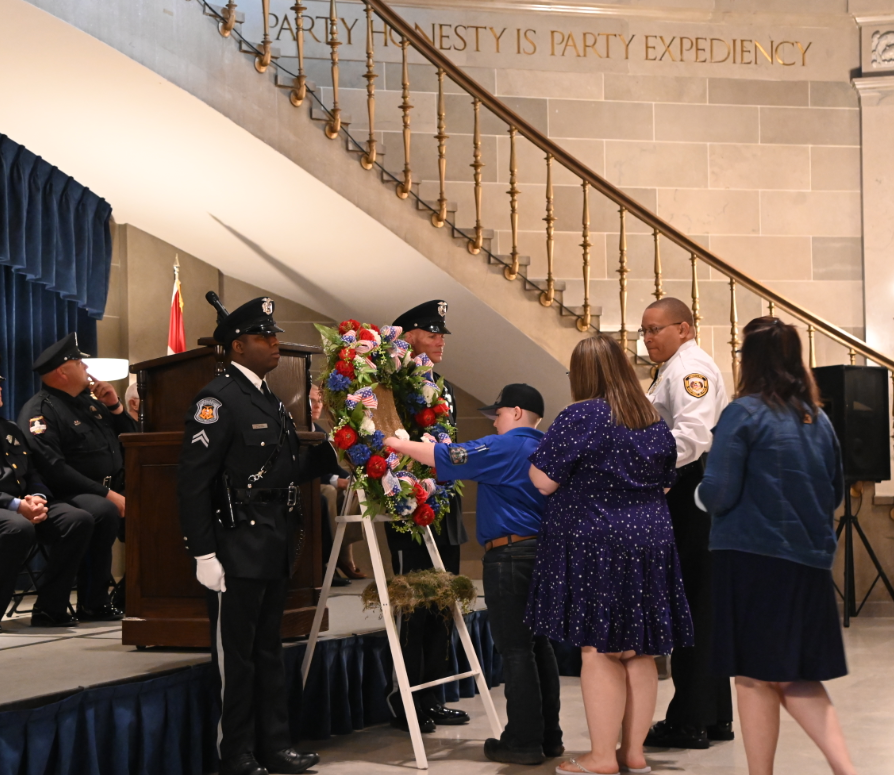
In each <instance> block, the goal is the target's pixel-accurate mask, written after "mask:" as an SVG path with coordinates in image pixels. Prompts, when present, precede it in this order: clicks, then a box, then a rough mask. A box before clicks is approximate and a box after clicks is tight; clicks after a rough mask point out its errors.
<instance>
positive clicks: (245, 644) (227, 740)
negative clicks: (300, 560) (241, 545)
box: [207, 576, 292, 759]
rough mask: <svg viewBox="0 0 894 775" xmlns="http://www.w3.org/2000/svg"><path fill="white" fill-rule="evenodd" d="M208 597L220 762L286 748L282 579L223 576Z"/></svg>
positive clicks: (285, 587)
mask: <svg viewBox="0 0 894 775" xmlns="http://www.w3.org/2000/svg"><path fill="white" fill-rule="evenodd" d="M224 583H225V584H226V588H227V589H226V592H210V591H209V592H208V594H207V598H208V616H209V618H210V619H211V656H212V662H213V664H214V666H215V668H216V672H217V675H218V676H219V677H220V698H221V712H220V723H219V725H218V728H217V752H218V755H219V756H220V758H221V759H229V758H231V757H233V756H239V755H240V754H245V753H250V752H256V753H260V754H264V753H270V752H273V751H280V750H282V749H283V748H288V747H289V746H290V745H291V744H292V743H291V736H290V734H289V709H288V694H287V691H286V678H285V667H284V665H283V655H282V638H281V637H280V627H281V624H282V617H283V611H284V609H285V603H286V594H287V592H288V588H289V580H288V578H282V579H273V580H263V579H240V578H235V577H232V576H227V577H226V578H225V580H224Z"/></svg>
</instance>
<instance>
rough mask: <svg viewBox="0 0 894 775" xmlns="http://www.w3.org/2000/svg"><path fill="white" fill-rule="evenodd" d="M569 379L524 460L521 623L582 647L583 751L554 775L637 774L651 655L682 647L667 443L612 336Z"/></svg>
mask: <svg viewBox="0 0 894 775" xmlns="http://www.w3.org/2000/svg"><path fill="white" fill-rule="evenodd" d="M569 374H570V379H571V393H572V397H573V399H574V401H575V403H573V404H571V405H570V406H568V407H566V408H565V409H564V410H563V411H562V412H561V413H560V414H559V416H558V417H557V418H556V419H555V421H554V422H553V424H552V425H551V426H550V429H549V431H548V432H547V434H546V436H545V437H544V439H543V441H542V442H541V444H540V447H539V449H538V450H537V452H536V453H534V455H532V456H531V462H532V463H533V465H532V467H531V479H532V481H533V482H534V485H535V486H536V487H537V488H538V489H539V490H540V491H541V492H543V493H544V494H545V495H548V496H549V498H548V500H547V507H546V515H545V517H544V519H543V528H542V531H541V534H540V542H539V545H538V549H537V562H536V566H535V569H534V576H533V580H532V583H531V596H530V599H529V602H528V610H527V615H526V620H527V623H528V625H529V626H530V627H531V629H532V630H533V632H535V633H536V634H537V635H547V636H549V637H550V638H552V639H554V640H558V641H565V642H570V643H573V644H574V645H576V646H580V647H581V653H582V668H581V690H582V692H583V697H584V708H585V710H586V713H587V725H588V727H589V731H590V740H591V745H592V750H591V751H590V752H589V753H587V754H585V755H584V756H580V757H578V758H577V759H570V760H569V761H566V762H563V763H562V764H561V765H560V766H559V767H558V768H557V769H556V772H558V773H563V772H567V773H580V772H584V773H587V772H593V773H605V774H609V773H612V774H613V773H617V772H619V770H623V771H625V772H643V773H644V772H649V771H650V769H649V767H648V765H647V764H646V760H645V757H644V755H643V741H644V740H645V738H646V734H647V733H648V731H649V726H650V724H651V723H652V716H653V714H654V711H655V701H656V697H657V691H658V676H657V671H656V669H655V660H654V659H653V655H657V654H669V653H670V652H671V650H672V649H673V648H675V647H678V646H691V645H692V621H691V619H690V616H689V606H688V604H687V602H686V597H685V595H684V592H683V582H682V578H681V575H680V565H679V560H678V558H677V549H676V546H675V545H674V535H673V529H672V527H671V521H670V513H669V512H668V508H667V502H666V501H665V497H664V490H665V488H668V487H670V486H671V485H672V484H673V481H674V476H675V474H674V465H675V462H676V457H677V453H676V444H675V442H674V438H673V436H672V435H671V433H670V431H669V430H668V427H667V425H665V423H664V422H663V421H662V420H661V419H660V417H659V416H658V413H657V412H656V411H655V409H654V408H653V406H652V404H651V403H649V401H648V400H647V399H646V397H645V395H644V394H643V391H642V389H641V387H640V385H639V383H638V381H637V379H636V375H635V373H634V371H633V367H632V366H631V365H630V362H629V361H628V359H627V357H626V355H625V354H624V352H623V351H622V349H621V347H620V346H619V345H618V344H617V342H615V341H614V340H613V339H612V338H611V337H608V336H605V335H603V334H599V335H597V336H595V337H593V338H590V339H585V340H583V341H581V342H580V343H579V344H578V345H577V347H576V348H575V349H574V353H573V354H572V356H571V371H570V372H569ZM619 732H620V733H621V747H620V748H619V749H617V750H616V744H617V740H618V734H619Z"/></svg>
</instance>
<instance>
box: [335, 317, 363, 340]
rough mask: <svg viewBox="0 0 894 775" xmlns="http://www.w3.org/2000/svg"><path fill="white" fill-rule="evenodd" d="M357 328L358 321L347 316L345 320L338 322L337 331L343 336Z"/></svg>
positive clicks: (358, 326)
mask: <svg viewBox="0 0 894 775" xmlns="http://www.w3.org/2000/svg"><path fill="white" fill-rule="evenodd" d="M358 328H360V323H359V322H357V321H356V320H353V319H351V318H348V319H347V320H342V322H341V323H339V324H338V333H339V334H341V335H342V336H344V335H345V334H346V333H348V331H356V330H357V329H358Z"/></svg>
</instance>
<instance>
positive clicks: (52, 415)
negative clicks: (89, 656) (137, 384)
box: [18, 333, 138, 621]
mask: <svg viewBox="0 0 894 775" xmlns="http://www.w3.org/2000/svg"><path fill="white" fill-rule="evenodd" d="M87 357H89V356H87V355H86V354H85V353H82V352H81V351H80V349H79V348H78V338H77V334H73V333H72V334H69V335H68V336H66V337H65V338H63V339H60V340H59V341H58V342H56V343H55V344H52V345H50V346H49V347H48V348H47V349H46V350H44V351H43V352H42V353H41V354H40V355H39V356H38V357H37V360H35V361H34V364H33V366H32V369H33V370H34V371H36V372H37V373H38V374H39V375H40V378H41V380H42V381H43V385H44V386H43V389H42V390H41V391H40V392H39V393H38V394H37V395H35V396H33V397H32V398H30V399H29V400H28V402H27V403H26V404H25V406H24V407H22V411H21V412H20V413H19V419H18V424H19V427H20V428H21V429H22V430H23V431H25V433H26V437H27V438H28V439H29V446H30V447H31V449H32V450H33V451H34V453H35V455H38V456H40V457H41V458H42V459H43V460H45V461H46V463H47V467H46V470H45V472H44V478H45V480H46V483H47V484H48V485H49V487H50V488H51V489H52V491H53V494H54V495H55V497H56V498H59V499H60V500H63V501H65V502H66V503H68V504H70V505H71V506H74V507H75V508H77V509H83V510H84V511H86V512H88V513H89V514H91V515H92V516H93V523H94V526H93V538H92V540H91V543H90V549H89V551H88V552H87V553H86V555H85V556H84V560H83V562H82V563H81V567H80V570H79V572H78V608H77V617H78V619H79V620H81V621H111V620H115V619H121V618H122V617H123V616H124V612H123V611H119V610H118V609H117V608H115V607H114V606H113V605H112V604H111V603H110V602H109V582H110V581H111V579H112V544H114V543H115V538H117V537H118V534H119V528H120V522H121V518H122V517H123V516H124V507H125V499H124V450H123V449H122V447H121V442H119V441H118V435H119V434H121V433H135V432H136V431H137V430H138V428H137V424H136V423H135V422H134V421H133V419H132V418H131V417H130V415H128V414H127V412H125V411H124V406H123V405H122V404H121V401H119V400H118V394H117V393H116V392H115V389H114V388H113V387H112V386H111V385H110V384H109V383H108V382H99V381H97V380H94V379H93V378H92V377H91V376H90V375H89V374H88V373H87V365H86V364H85V363H84V362H83V360H81V359H82V358H87Z"/></svg>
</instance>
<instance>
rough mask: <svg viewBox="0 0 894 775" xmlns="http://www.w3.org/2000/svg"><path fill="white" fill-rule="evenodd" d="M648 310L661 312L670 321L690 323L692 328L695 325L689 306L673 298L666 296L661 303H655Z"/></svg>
mask: <svg viewBox="0 0 894 775" xmlns="http://www.w3.org/2000/svg"><path fill="white" fill-rule="evenodd" d="M646 309H647V310H649V309H657V310H661V312H663V313H664V314H665V316H666V317H667V318H669V319H673V320H679V321H680V322H681V323H688V324H689V325H690V327H691V326H692V325H693V320H692V310H691V309H689V305H688V304H686V303H685V302H682V301H680V300H679V299H675V298H674V297H673V296H665V297H664V298H663V299H660V300H659V301H653V302H652V303H651V304H650V305H649V306H648V307H646Z"/></svg>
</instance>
